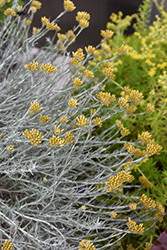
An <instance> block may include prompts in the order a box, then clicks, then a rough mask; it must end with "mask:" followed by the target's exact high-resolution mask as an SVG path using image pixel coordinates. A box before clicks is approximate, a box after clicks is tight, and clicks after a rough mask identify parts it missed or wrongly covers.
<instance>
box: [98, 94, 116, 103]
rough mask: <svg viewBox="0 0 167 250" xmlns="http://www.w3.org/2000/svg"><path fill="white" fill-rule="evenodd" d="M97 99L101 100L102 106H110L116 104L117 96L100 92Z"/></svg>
mask: <svg viewBox="0 0 167 250" xmlns="http://www.w3.org/2000/svg"><path fill="white" fill-rule="evenodd" d="M96 96H97V99H99V100H100V102H101V104H102V105H106V106H108V105H109V104H111V103H112V102H114V101H115V100H116V97H115V95H110V93H107V92H106V93H105V92H102V91H101V92H100V93H99V94H96Z"/></svg>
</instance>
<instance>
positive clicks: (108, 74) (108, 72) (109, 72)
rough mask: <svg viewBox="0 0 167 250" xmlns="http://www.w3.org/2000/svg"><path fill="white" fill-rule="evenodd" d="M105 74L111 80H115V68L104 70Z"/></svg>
mask: <svg viewBox="0 0 167 250" xmlns="http://www.w3.org/2000/svg"><path fill="white" fill-rule="evenodd" d="M103 74H104V75H105V76H107V77H108V78H109V79H111V80H113V78H114V74H113V68H111V67H105V68H104V70H103Z"/></svg>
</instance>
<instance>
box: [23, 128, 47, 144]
mask: <svg viewBox="0 0 167 250" xmlns="http://www.w3.org/2000/svg"><path fill="white" fill-rule="evenodd" d="M22 134H23V136H24V137H27V139H28V140H30V142H31V144H32V145H34V146H37V145H38V144H39V143H41V140H42V139H43V138H44V136H42V133H40V132H39V131H38V130H36V129H31V130H30V131H28V129H26V130H25V131H24V132H23V133H22Z"/></svg>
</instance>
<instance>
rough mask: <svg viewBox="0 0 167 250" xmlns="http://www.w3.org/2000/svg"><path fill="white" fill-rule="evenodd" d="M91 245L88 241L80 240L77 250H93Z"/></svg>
mask: <svg viewBox="0 0 167 250" xmlns="http://www.w3.org/2000/svg"><path fill="white" fill-rule="evenodd" d="M95 249H96V248H95V247H94V245H93V243H90V241H87V240H82V241H80V242H79V249H78V250H95Z"/></svg>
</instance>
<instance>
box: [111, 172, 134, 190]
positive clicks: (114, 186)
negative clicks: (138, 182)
mask: <svg viewBox="0 0 167 250" xmlns="http://www.w3.org/2000/svg"><path fill="white" fill-rule="evenodd" d="M134 179H135V178H134V176H133V175H131V174H130V172H127V173H125V172H124V171H121V172H119V173H118V174H117V175H116V176H110V180H109V181H108V182H107V183H106V185H107V186H108V188H107V189H106V191H107V192H112V191H113V190H118V189H119V188H123V183H124V182H128V183H131V182H132V181H133V180H134Z"/></svg>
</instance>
